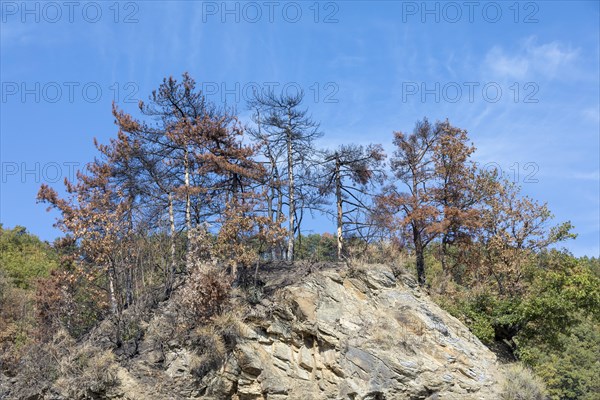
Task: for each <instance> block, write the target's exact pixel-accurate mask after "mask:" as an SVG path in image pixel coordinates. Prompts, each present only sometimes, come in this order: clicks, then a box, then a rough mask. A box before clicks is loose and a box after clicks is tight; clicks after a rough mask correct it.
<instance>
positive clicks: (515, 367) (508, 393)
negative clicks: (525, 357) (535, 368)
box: [500, 364, 548, 400]
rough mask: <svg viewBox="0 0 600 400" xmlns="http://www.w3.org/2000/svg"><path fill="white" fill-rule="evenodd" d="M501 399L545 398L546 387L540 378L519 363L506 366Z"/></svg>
mask: <svg viewBox="0 0 600 400" xmlns="http://www.w3.org/2000/svg"><path fill="white" fill-rule="evenodd" d="M505 379H506V380H505V382H504V385H503V388H502V393H501V394H500V399H501V400H546V399H547V398H548V397H547V395H546V387H545V385H544V383H543V382H542V380H541V379H540V378H538V377H537V376H535V375H534V374H533V372H531V370H530V369H528V368H525V367H523V366H522V365H521V364H511V365H510V366H508V367H507V368H506V372H505Z"/></svg>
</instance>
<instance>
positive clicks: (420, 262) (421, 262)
mask: <svg viewBox="0 0 600 400" xmlns="http://www.w3.org/2000/svg"><path fill="white" fill-rule="evenodd" d="M413 240H414V243H415V255H416V258H417V281H418V282H419V286H425V254H424V250H425V249H424V247H423V242H422V239H421V235H420V233H419V231H418V229H417V228H416V227H415V226H414V225H413Z"/></svg>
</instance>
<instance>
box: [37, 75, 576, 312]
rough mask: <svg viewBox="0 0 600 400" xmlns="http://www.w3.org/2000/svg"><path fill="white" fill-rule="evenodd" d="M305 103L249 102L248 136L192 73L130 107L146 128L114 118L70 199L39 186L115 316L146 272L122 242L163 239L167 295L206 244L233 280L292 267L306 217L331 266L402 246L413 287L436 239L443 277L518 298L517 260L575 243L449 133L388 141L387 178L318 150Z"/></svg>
mask: <svg viewBox="0 0 600 400" xmlns="http://www.w3.org/2000/svg"><path fill="white" fill-rule="evenodd" d="M301 102H302V93H299V94H297V95H294V96H289V95H279V96H278V95H276V94H274V93H257V94H256V95H255V98H254V100H253V101H252V102H250V104H249V106H250V108H251V109H252V110H253V111H254V114H253V121H254V124H252V125H251V126H242V124H241V123H240V122H239V120H238V119H237V117H236V116H235V115H233V114H232V112H231V110H228V109H224V108H219V107H217V106H216V105H214V104H212V103H210V102H208V101H207V100H206V99H205V97H204V96H203V94H202V93H201V91H200V90H198V89H197V88H196V84H195V82H194V80H193V79H192V78H191V77H190V76H189V75H187V74H184V75H183V79H182V81H181V82H178V81H177V80H175V79H173V78H169V79H165V80H164V81H163V83H162V84H161V85H160V87H159V88H158V90H156V91H154V92H153V93H152V95H151V96H150V101H149V102H148V103H144V102H140V105H139V107H140V111H141V112H142V114H143V115H144V116H145V117H147V118H145V119H143V120H138V119H135V118H133V117H132V116H131V115H130V114H128V113H126V112H125V111H123V110H120V109H118V108H117V107H116V106H115V107H113V115H114V117H115V119H116V125H117V126H118V129H119V130H118V135H117V138H116V139H112V140H111V141H110V143H109V144H108V145H105V144H99V143H97V142H96V147H97V148H98V150H99V152H100V153H101V157H99V158H97V159H96V160H95V161H94V162H93V163H91V164H89V165H88V167H87V171H83V172H80V173H79V174H78V175H77V181H76V182H66V188H67V192H68V193H69V194H70V195H71V197H69V198H67V199H62V198H60V197H59V196H58V194H57V192H56V191H55V190H54V189H52V188H50V187H48V186H47V185H42V187H41V189H40V191H39V194H38V199H39V200H40V201H43V202H47V203H49V204H50V205H51V206H52V207H54V208H56V209H58V210H59V211H60V213H61V218H60V219H59V221H58V226H59V227H60V228H62V229H63V230H64V232H65V233H66V234H68V235H70V237H71V238H72V239H73V240H74V241H75V242H76V243H77V245H78V248H79V249H80V251H81V259H82V260H83V261H84V262H85V263H86V264H87V265H88V266H89V268H88V269H90V270H91V271H94V273H96V272H97V271H99V270H100V271H103V272H104V273H105V274H106V277H107V278H108V279H107V282H108V293H109V295H110V302H111V308H112V310H113V311H114V312H118V310H119V309H120V308H122V307H124V306H126V305H127V304H129V303H131V302H132V301H133V300H134V296H135V293H134V292H135V291H134V289H133V288H134V286H135V282H134V280H135V279H137V278H136V275H137V274H139V273H141V272H142V271H140V270H139V268H138V267H137V265H136V263H137V262H138V259H139V257H136V256H135V255H134V254H133V252H134V250H133V249H134V248H135V247H136V246H132V243H131V241H132V240H133V239H134V238H136V237H140V236H144V237H157V236H160V235H162V236H164V237H168V242H169V243H168V246H169V251H168V252H167V254H168V259H167V260H165V262H164V264H163V265H162V267H163V269H164V276H165V285H166V289H167V292H168V291H169V290H170V289H171V285H172V282H173V276H174V274H175V273H176V272H177V271H180V270H187V271H189V270H191V268H192V266H193V264H194V263H195V262H197V261H198V259H200V258H202V254H194V251H196V252H197V250H198V249H197V247H198V246H195V245H194V242H195V241H198V240H199V239H200V238H204V239H203V240H206V238H207V237H208V236H211V235H210V234H212V235H213V236H214V237H215V238H216V240H215V243H214V246H211V249H210V251H209V253H210V255H208V254H205V255H208V256H209V257H212V258H216V259H220V260H222V261H223V262H225V263H226V264H227V266H228V267H229V268H230V269H229V271H230V273H231V275H232V276H234V277H235V276H236V271H237V269H238V268H240V267H242V268H246V267H249V266H251V265H254V263H255V262H256V261H257V260H258V259H260V258H265V257H270V258H272V259H285V260H288V261H292V260H294V253H295V249H294V246H295V242H296V238H297V237H302V236H301V227H302V222H303V219H304V216H305V214H306V213H307V212H310V213H313V212H321V213H330V214H332V215H334V216H335V220H336V225H337V256H338V258H339V259H342V258H343V257H344V254H345V253H344V239H345V238H348V237H350V236H357V237H360V238H361V239H364V240H366V241H372V240H374V239H375V238H377V239H379V240H381V239H388V240H394V241H396V242H397V243H399V244H400V245H403V244H404V245H408V246H409V247H410V248H411V249H413V250H414V254H415V257H416V269H417V276H418V282H419V284H421V285H424V284H425V281H426V279H425V258H424V254H425V252H424V250H425V248H426V247H427V246H428V245H429V244H430V243H431V242H433V241H439V242H440V243H441V260H442V265H443V268H444V271H445V272H447V273H448V274H449V275H451V274H454V277H455V278H457V279H458V278H459V275H460V273H461V272H460V271H459V265H460V264H461V262H463V260H464V258H465V257H468V258H470V259H473V258H474V257H477V258H478V259H480V260H481V263H482V264H485V265H486V268H488V269H489V271H488V272H489V273H490V275H491V276H492V277H493V279H494V280H495V282H496V284H497V285H498V290H499V291H500V292H506V291H511V290H514V289H515V287H516V286H518V280H519V276H518V266H517V265H515V263H518V260H517V259H515V255H514V254H515V252H520V251H536V250H540V249H543V248H546V247H547V246H548V245H550V244H552V243H555V242H557V241H560V240H563V239H565V238H567V237H571V236H572V234H571V233H570V229H571V226H570V224H569V223H565V224H562V225H560V226H557V227H555V228H552V229H551V230H550V231H548V230H547V229H546V228H547V226H546V224H547V223H548V221H549V220H550V218H551V214H550V212H549V210H548V209H547V207H546V206H545V205H539V204H538V203H536V202H535V201H533V200H531V199H529V198H527V197H522V196H520V195H519V192H518V188H517V187H516V186H514V185H512V184H510V183H509V182H505V181H503V180H502V177H498V176H497V175H496V174H494V173H493V172H486V171H482V170H479V169H477V167H476V165H475V163H474V162H473V161H472V160H471V158H470V157H471V155H472V153H473V152H474V151H475V148H474V147H473V146H472V145H471V144H470V143H469V138H468V136H467V133H466V131H465V130H462V129H459V128H456V127H453V126H452V125H450V123H449V122H448V121H445V122H436V123H431V122H429V121H428V120H427V119H423V120H422V121H419V122H418V123H417V124H416V126H415V128H414V130H413V132H412V133H409V134H406V133H402V132H395V133H394V145H395V151H394V154H393V155H392V157H390V162H389V164H390V172H389V174H391V178H389V179H388V178H387V177H386V171H385V160H386V155H385V154H384V152H383V147H382V146H381V145H379V144H372V145H369V146H366V147H365V146H360V145H356V144H347V145H342V146H340V147H339V148H337V149H333V150H331V149H328V150H320V149H317V148H316V147H315V139H317V138H318V137H320V136H321V132H320V131H319V124H318V123H316V122H315V121H313V120H312V119H311V118H310V116H309V115H308V112H307V110H305V109H303V108H301ZM247 138H250V139H252V140H251V141H248V140H246V139H247ZM380 189H381V190H380ZM376 190H377V191H376ZM330 198H331V199H333V202H334V204H335V210H333V211H331V210H329V209H328V202H329V200H330ZM182 235H183V236H185V240H184V241H183V242H182V241H180V240H178V237H180V236H182ZM178 246H183V250H182V251H183V254H184V255H183V257H181V255H180V254H179V252H178ZM200 247H202V246H200ZM475 253H477V254H475ZM182 258H183V261H184V262H181V261H182ZM517 258H518V257H517ZM119 290H120V291H122V293H120V292H119Z"/></svg>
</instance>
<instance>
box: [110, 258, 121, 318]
mask: <svg viewBox="0 0 600 400" xmlns="http://www.w3.org/2000/svg"><path fill="white" fill-rule="evenodd" d="M115 286H116V285H115V268H114V267H113V266H110V267H109V268H108V295H109V298H110V311H111V313H112V314H113V315H117V314H118V313H119V305H118V302H117V290H116V287H115Z"/></svg>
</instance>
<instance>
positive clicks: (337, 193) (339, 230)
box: [335, 153, 344, 261]
mask: <svg viewBox="0 0 600 400" xmlns="http://www.w3.org/2000/svg"><path fill="white" fill-rule="evenodd" d="M340 168H341V167H340V158H339V155H338V154H337V153H336V156H335V198H336V203H337V258H338V261H339V260H341V259H342V250H343V246H344V242H343V232H342V228H343V226H342V225H343V223H344V221H343V217H344V214H343V211H342V179H341V176H340Z"/></svg>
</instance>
